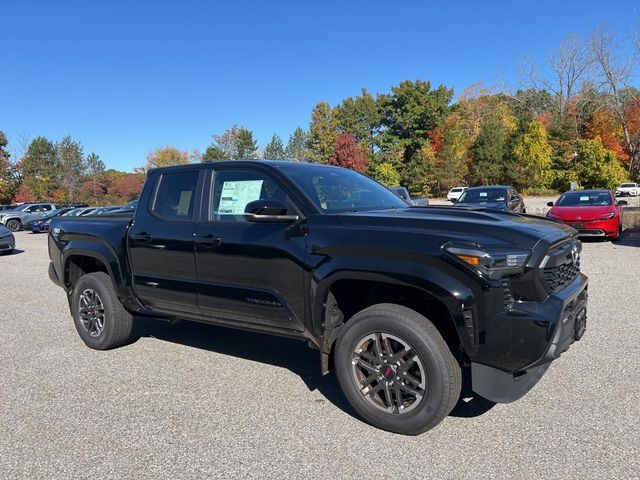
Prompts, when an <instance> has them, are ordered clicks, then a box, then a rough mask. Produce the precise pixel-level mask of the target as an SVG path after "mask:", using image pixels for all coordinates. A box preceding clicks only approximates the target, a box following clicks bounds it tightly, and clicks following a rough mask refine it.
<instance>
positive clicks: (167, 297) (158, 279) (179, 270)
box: [128, 169, 204, 314]
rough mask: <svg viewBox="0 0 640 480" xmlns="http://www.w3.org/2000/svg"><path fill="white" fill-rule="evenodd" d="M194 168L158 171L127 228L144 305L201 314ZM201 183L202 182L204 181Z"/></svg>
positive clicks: (137, 289) (135, 283)
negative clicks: (196, 258)
mask: <svg viewBox="0 0 640 480" xmlns="http://www.w3.org/2000/svg"><path fill="white" fill-rule="evenodd" d="M203 177H204V172H202V173H200V172H199V171H198V170H194V169H184V170H173V171H168V172H166V173H163V174H156V176H153V174H152V176H151V177H150V178H149V180H147V181H148V182H149V181H154V180H155V187H154V188H151V189H149V188H145V190H144V192H146V193H145V195H146V196H144V197H143V198H141V199H140V205H139V206H138V211H137V212H136V216H135V222H134V223H133V225H132V226H131V227H130V228H129V237H128V248H129V258H130V261H131V265H132V270H133V272H134V276H133V286H134V290H135V292H136V295H137V296H138V298H139V299H140V300H141V301H142V302H143V303H144V304H145V306H147V307H149V308H151V309H152V310H155V311H163V312H167V313H171V312H176V313H189V312H190V313H195V314H197V313H198V306H197V280H196V265H195V255H194V241H193V239H194V233H195V229H196V219H197V215H198V214H199V212H198V210H199V208H197V207H198V205H199V199H198V192H199V188H198V184H199V179H200V178H203ZM200 184H201V181H200Z"/></svg>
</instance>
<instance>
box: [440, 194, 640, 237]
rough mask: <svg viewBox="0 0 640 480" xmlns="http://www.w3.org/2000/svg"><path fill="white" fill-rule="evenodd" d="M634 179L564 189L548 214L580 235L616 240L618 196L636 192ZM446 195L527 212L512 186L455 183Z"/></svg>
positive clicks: (460, 202)
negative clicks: (614, 184)
mask: <svg viewBox="0 0 640 480" xmlns="http://www.w3.org/2000/svg"><path fill="white" fill-rule="evenodd" d="M639 195H640V187H639V186H638V184H636V183H624V184H622V185H620V186H619V187H618V188H617V189H616V193H615V194H614V193H613V192H612V191H610V190H576V191H569V192H565V193H563V194H562V195H560V197H559V198H558V200H556V201H555V202H548V203H547V206H548V207H551V209H550V210H549V211H548V212H547V215H546V216H547V218H549V219H551V220H555V221H557V222H561V223H565V224H567V225H569V226H570V227H573V228H575V229H576V230H578V233H579V235H580V236H581V237H601V238H607V239H611V240H616V239H617V238H618V237H619V236H620V233H621V232H622V217H623V212H624V206H625V205H627V202H626V201H625V200H618V199H617V198H616V197H621V196H639ZM447 199H448V200H449V201H450V202H452V203H453V204H454V206H455V207H470V208H490V209H493V210H504V211H510V212H513V213H527V210H526V207H525V204H524V201H523V199H522V196H521V195H520V194H519V193H518V192H517V191H516V190H515V188H513V187H508V186H481V187H471V188H469V187H456V188H453V189H451V191H449V194H448V195H447Z"/></svg>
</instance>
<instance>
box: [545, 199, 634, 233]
mask: <svg viewBox="0 0 640 480" xmlns="http://www.w3.org/2000/svg"><path fill="white" fill-rule="evenodd" d="M626 204H627V202H625V201H624V200H616V197H615V196H614V195H613V193H611V191H609V190H580V191H576V192H565V193H563V194H562V195H561V196H560V198H558V200H557V201H556V203H555V204H554V203H553V202H549V203H547V205H548V206H550V207H551V210H549V212H547V217H548V218H551V219H553V220H557V221H559V222H562V223H566V224H567V225H569V226H571V227H573V228H575V229H576V230H578V234H579V235H580V236H583V237H602V238H609V239H611V240H615V239H617V238H618V237H619V236H620V232H622V207H623V206H624V205H626Z"/></svg>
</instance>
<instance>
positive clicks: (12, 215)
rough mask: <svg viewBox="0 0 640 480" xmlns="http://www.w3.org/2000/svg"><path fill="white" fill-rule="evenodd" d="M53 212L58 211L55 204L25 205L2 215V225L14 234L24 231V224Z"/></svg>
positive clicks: (0, 216)
mask: <svg viewBox="0 0 640 480" xmlns="http://www.w3.org/2000/svg"><path fill="white" fill-rule="evenodd" d="M51 210H56V206H55V205H54V204H53V203H25V204H23V205H20V206H19V207H17V208H15V209H13V210H9V211H5V212H2V213H0V223H1V224H2V225H4V226H5V227H7V228H8V229H9V230H11V231H12V232H17V231H18V230H21V229H22V224H23V223H24V222H26V221H28V220H33V219H34V218H39V217H44V216H45V215H46V214H47V213H48V212H50V211H51Z"/></svg>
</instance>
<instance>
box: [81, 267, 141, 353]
mask: <svg viewBox="0 0 640 480" xmlns="http://www.w3.org/2000/svg"><path fill="white" fill-rule="evenodd" d="M72 308H73V321H74V323H75V326H76V330H77V331H78V334H79V335H80V338H82V341H84V343H85V344H86V345H87V346H88V347H90V348H94V349H96V350H108V349H110V348H115V347H119V346H120V345H122V344H124V343H125V342H126V341H127V339H128V338H129V335H130V334H131V328H132V326H133V319H132V317H131V314H130V313H129V312H127V311H126V310H125V309H124V307H123V306H122V304H121V303H120V300H118V296H117V295H116V291H115V289H114V288H113V284H112V283H111V279H110V278H109V276H108V275H107V274H106V273H104V272H94V273H89V274H86V275H83V276H82V277H80V279H79V280H78V282H77V283H76V285H75V287H74V289H73V295H72Z"/></svg>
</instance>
